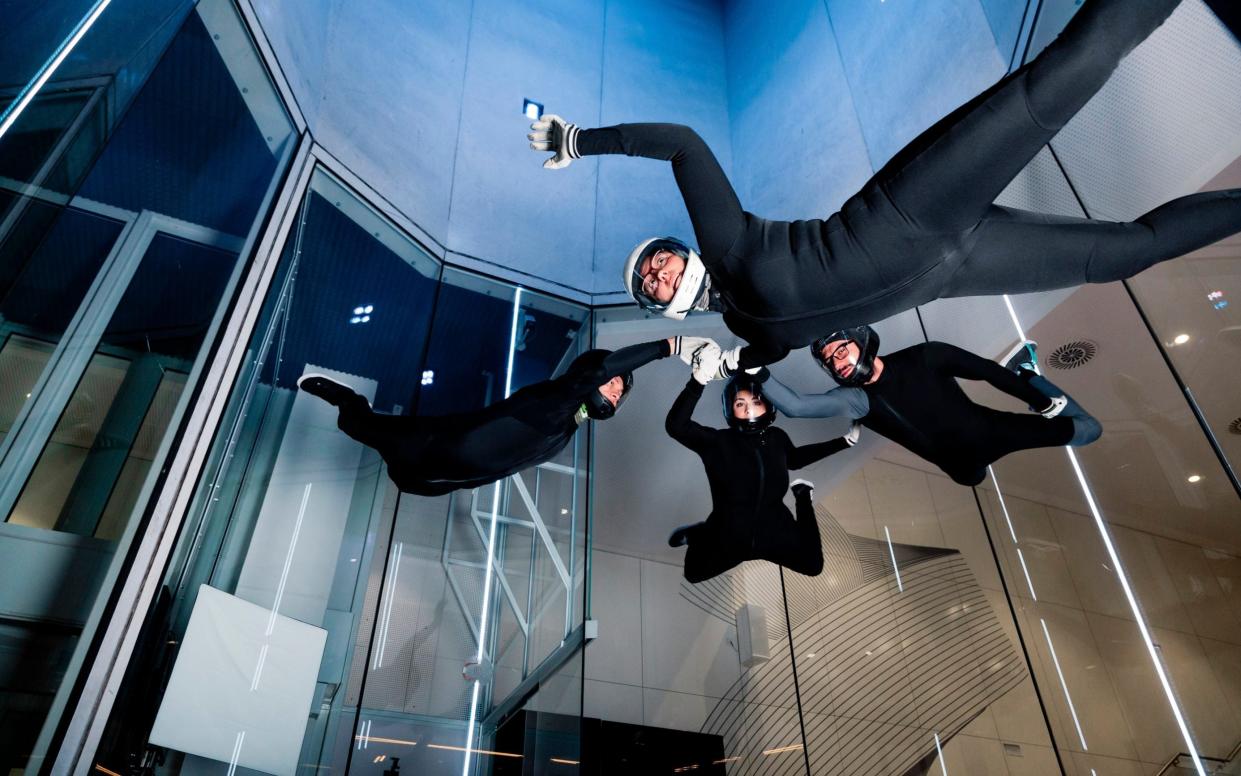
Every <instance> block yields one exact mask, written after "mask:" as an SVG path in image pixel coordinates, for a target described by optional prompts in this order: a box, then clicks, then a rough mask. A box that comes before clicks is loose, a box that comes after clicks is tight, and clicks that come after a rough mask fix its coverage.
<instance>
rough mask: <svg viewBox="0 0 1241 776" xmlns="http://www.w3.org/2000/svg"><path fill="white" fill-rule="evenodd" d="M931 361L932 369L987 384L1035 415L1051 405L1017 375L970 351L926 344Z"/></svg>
mask: <svg viewBox="0 0 1241 776" xmlns="http://www.w3.org/2000/svg"><path fill="white" fill-rule="evenodd" d="M927 357H928V361H929V362H930V363H931V365H932V366H933V367H935V368H936V369H938V370H940V371H942V372H943V373H944V374H948V375H951V376H952V377H963V378H965V379H966V380H985V381H987V382H988V383H991V385H993V386H995V387H996V388H997V389H999V390H1001V391H1003V392H1004V393H1006V394H1008V395H1009V396H1014V397H1016V398H1018V399H1020V400H1021V401H1023V402H1025V403H1026V404H1027V405H1029V406H1031V407H1033V408H1034V409H1035V410H1036V411H1037V410H1041V409H1043V408H1044V407H1046V406H1047V405H1048V403H1049V402H1050V399H1048V398H1047V396H1045V395H1044V394H1043V393H1042V391H1040V390H1038V389H1037V388H1035V387H1034V386H1033V385H1030V383H1029V381H1027V380H1023V379H1022V378H1021V377H1019V376H1017V374H1016V373H1014V372H1011V371H1009V370H1007V369H1005V368H1004V367H1002V366H1000V365H999V364H997V363H995V362H994V361H992V360H990V359H987V358H983V357H982V356H976V355H974V354H973V353H971V352H969V351H968V350H962V349H961V348H959V347H957V346H956V345H949V344H948V343H946V342H930V343H927Z"/></svg>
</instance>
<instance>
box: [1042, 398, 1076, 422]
mask: <svg viewBox="0 0 1241 776" xmlns="http://www.w3.org/2000/svg"><path fill="white" fill-rule="evenodd" d="M1067 406H1069V400H1068V399H1067V398H1065V397H1063V396H1053V397H1051V406H1049V407H1048V408H1047V409H1045V410H1040V411H1039V413H1038V414H1040V415H1042V416H1043V417H1045V418H1047V419H1048V420H1051V419H1052V418H1054V417H1056V416H1057V415H1059V414H1060V411H1061V410H1063V409H1064V408H1065V407H1067Z"/></svg>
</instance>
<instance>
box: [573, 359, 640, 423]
mask: <svg viewBox="0 0 1241 776" xmlns="http://www.w3.org/2000/svg"><path fill="white" fill-rule="evenodd" d="M611 352H612V351H610V350H588V351H586V352H585V353H583V354H582V355H580V356H578V357H577V358H575V359H573V363H572V364H570V365H569V369H568V371H570V372H572V371H574V370H578V369H600V368H601V367H602V366H603V359H605V358H607V357H608V355H609V354H611ZM615 376H616V375H608V376H607V377H606V378H604V381H603V382H605V383H606V382H607V381H608V380H611V379H612V378H613V377H615ZM620 378H621V381H622V382H623V383H624V387H623V388H622V389H621V397H620V399H619V400H618V401H617V402H616V404H615V405H613V404H612V402H611V401H609V400H608V399H607V397H605V396H604V395H603V394H601V393H599V386H596V387H595V388H594V390H592V391H591V392H590V393H589V394H588V395H587V396H586V399H585V401H583V402H582V405H583V406H584V407H585V408H586V416H587V417H589V418H593V419H595V420H607V419H608V418H610V417H612V416H613V415H615V414H616V411H617V410H618V409H620V406H621V405H622V404H624V403H625V399H627V398H629V392H630V391H631V390H632V389H633V372H625V373H624V374H622V375H620ZM602 384H603V383H600V385H602Z"/></svg>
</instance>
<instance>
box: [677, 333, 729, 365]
mask: <svg viewBox="0 0 1241 776" xmlns="http://www.w3.org/2000/svg"><path fill="white" fill-rule="evenodd" d="M669 339H671V340H672V355H674V356H677V357H679V358H680V359H681V360H682V361H684V362H685V364H686V365H687V366H693V365H694V353H695V352H696V351H697V350H698V349H699V348H701V347H702V346H703V345H707V344H711V345H715V340H713V339H711V338H710V337H669ZM716 347H719V346H718V345H716Z"/></svg>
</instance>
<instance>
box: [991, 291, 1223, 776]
mask: <svg viewBox="0 0 1241 776" xmlns="http://www.w3.org/2000/svg"><path fill="white" fill-rule="evenodd" d="M1004 304H1005V306H1006V307H1007V308H1008V315H1009V317H1010V318H1012V321H1013V327H1014V328H1016V329H1017V334H1018V336H1020V337H1021V339H1023V340H1024V339H1026V333H1025V331H1024V330H1022V328H1021V322H1020V321H1018V320H1017V312H1016V310H1014V309H1013V302H1012V300H1011V299H1009V297H1008V294H1004ZM1036 369H1037V367H1036ZM1064 451H1065V453H1067V454H1068V456H1069V463H1071V464H1072V465H1073V472H1074V473H1075V474H1076V475H1077V482H1078V483H1079V484H1080V485H1081V488H1082V493H1083V494H1085V496H1086V504H1087V505H1088V506H1089V507H1090V514H1091V516H1093V517H1094V521H1095V527H1096V528H1097V529H1098V530H1099V536H1100V537H1101V538H1102V539H1103V546H1104V548H1106V549H1107V555H1108V557H1109V558H1111V560H1112V566H1113V567H1114V568H1115V569H1116V578H1117V579H1119V580H1120V587H1121V589H1122V590H1124V591H1125V600H1126V601H1128V602H1129V610H1130V611H1132V612H1133V619H1134V620H1135V621H1136V622H1137V624H1138V632H1139V633H1141V634H1142V641H1143V643H1145V644H1146V651H1147V652H1148V653H1149V654H1150V658H1151V664H1152V665H1154V666H1155V675H1156V676H1158V677H1159V684H1160V685H1161V686H1162V687H1163V692H1164V695H1165V696H1167V698H1168V705H1169V706H1171V707H1172V716H1174V717H1176V724H1177V727H1178V728H1179V729H1180V731H1181V737H1182V738H1183V739H1184V740H1185V746H1186V748H1187V749H1188V750H1189V756H1190V757H1192V758H1193V761H1194V769H1195V770H1196V771H1197V772H1198V776H1207V772H1206V769H1205V768H1204V767H1203V765H1202V758H1200V757H1199V756H1198V748H1197V747H1196V746H1194V739H1193V737H1192V736H1191V735H1190V734H1189V726H1188V725H1186V724H1185V715H1184V714H1182V713H1181V707H1180V705H1179V704H1178V703H1177V702H1176V693H1174V692H1173V691H1172V683H1171V682H1169V681H1168V674H1167V672H1166V671H1164V668H1163V661H1162V660H1160V659H1159V653H1158V652H1156V651H1155V642H1154V641H1153V640H1152V639H1151V635H1150V631H1149V630H1148V629H1147V627H1146V620H1145V618H1143V617H1142V611H1141V610H1140V609H1139V608H1138V601H1137V599H1136V598H1135V597H1134V595H1133V589H1132V588H1130V587H1129V576H1128V574H1126V573H1125V567H1124V566H1122V565H1121V563H1120V556H1118V555H1117V554H1116V548H1115V547H1114V546H1113V545H1112V537H1111V535H1110V534H1109V533H1108V530H1107V524H1106V523H1104V522H1103V515H1102V514H1101V513H1100V512H1099V507H1098V505H1097V504H1095V500H1094V493H1093V492H1092V491H1091V490H1090V486H1089V485H1088V484H1087V483H1086V475H1085V474H1083V473H1082V467H1081V466H1080V465H1078V463H1077V455H1075V454H1074V453H1073V448H1071V447H1066V448H1064Z"/></svg>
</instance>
